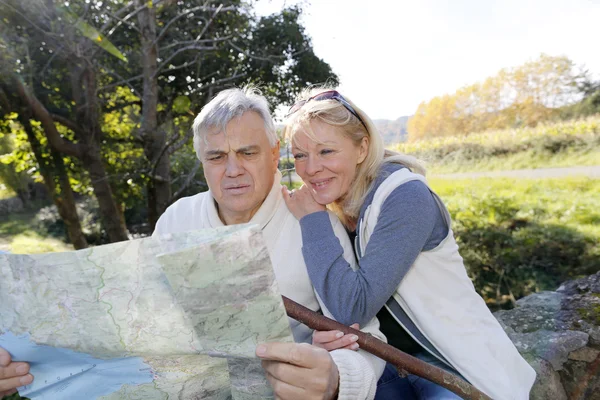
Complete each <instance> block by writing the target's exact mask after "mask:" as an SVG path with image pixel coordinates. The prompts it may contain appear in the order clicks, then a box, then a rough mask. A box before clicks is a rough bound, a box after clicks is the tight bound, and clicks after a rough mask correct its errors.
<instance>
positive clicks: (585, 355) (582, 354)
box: [569, 347, 600, 363]
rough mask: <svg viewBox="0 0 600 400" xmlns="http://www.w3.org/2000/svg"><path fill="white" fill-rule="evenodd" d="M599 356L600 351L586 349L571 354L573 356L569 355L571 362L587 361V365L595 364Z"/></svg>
mask: <svg viewBox="0 0 600 400" xmlns="http://www.w3.org/2000/svg"><path fill="white" fill-rule="evenodd" d="M598 354H600V350H596V349H591V348H589V347H584V348H582V349H579V350H575V351H573V352H571V354H569V360H575V361H585V362H587V363H591V362H594V361H595V360H596V358H598Z"/></svg>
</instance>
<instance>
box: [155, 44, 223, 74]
mask: <svg viewBox="0 0 600 400" xmlns="http://www.w3.org/2000/svg"><path fill="white" fill-rule="evenodd" d="M187 50H217V48H216V47H205V46H194V45H192V46H187V47H183V48H181V49H178V50H177V51H176V52H174V53H173V54H171V55H170V56H169V58H167V59H166V60H165V61H164V62H162V63H161V64H160V65H159V66H158V68H157V69H156V74H157V75H158V74H159V73H160V71H161V70H162V69H163V68H164V67H165V65H167V64H168V63H169V61H171V60H172V59H173V58H175V56H177V55H178V54H179V53H182V52H184V51H187Z"/></svg>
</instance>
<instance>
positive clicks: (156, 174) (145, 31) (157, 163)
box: [137, 0, 171, 229]
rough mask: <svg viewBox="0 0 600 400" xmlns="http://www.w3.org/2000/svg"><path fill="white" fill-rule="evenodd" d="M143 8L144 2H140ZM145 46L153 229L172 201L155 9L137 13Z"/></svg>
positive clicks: (145, 105)
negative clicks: (159, 108)
mask: <svg viewBox="0 0 600 400" xmlns="http://www.w3.org/2000/svg"><path fill="white" fill-rule="evenodd" d="M137 3H138V4H137V6H138V7H139V6H143V5H144V4H145V1H144V0H137ZM138 23H139V27H140V32H141V43H142V68H143V72H142V74H143V77H144V78H143V80H144V93H143V99H142V124H141V137H142V138H143V140H144V154H145V155H146V158H147V159H148V161H149V163H150V167H151V168H152V169H151V173H150V181H149V183H148V187H147V190H148V220H149V221H148V222H149V223H150V226H151V227H152V229H154V226H155V225H156V221H157V220H158V218H159V217H160V215H161V214H162V213H163V212H164V211H165V209H166V208H167V207H168V206H169V201H170V199H171V165H170V162H169V156H168V154H167V152H166V151H165V145H166V142H167V140H166V133H165V131H164V130H159V129H158V116H157V105H158V73H157V72H158V62H157V58H158V44H157V43H156V38H157V36H156V13H155V9H154V8H151V7H145V8H144V9H143V10H141V11H140V12H139V13H138Z"/></svg>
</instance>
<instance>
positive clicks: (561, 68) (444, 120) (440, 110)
mask: <svg viewBox="0 0 600 400" xmlns="http://www.w3.org/2000/svg"><path fill="white" fill-rule="evenodd" d="M586 81H589V77H588V75H587V73H586V72H585V71H583V70H582V69H581V68H580V67H578V66H576V65H575V64H574V63H573V61H571V60H570V59H569V58H567V57H565V56H558V57H554V56H549V55H546V54H542V55H541V56H540V57H539V58H538V59H536V60H534V61H530V62H527V63H525V64H523V65H521V66H518V67H514V68H505V69H502V70H501V71H499V72H498V73H497V74H496V75H495V76H493V77H490V78H487V79H486V80H485V81H483V82H478V83H475V84H472V85H469V86H465V87H462V88H460V89H459V90H457V91H456V92H455V93H453V94H446V95H443V96H437V97H434V98H433V99H431V100H430V101H429V102H423V103H421V104H420V105H419V107H418V108H417V111H416V112H415V115H414V117H413V118H411V119H410V121H409V123H408V137H409V140H417V139H420V138H423V137H431V136H451V135H460V134H468V133H470V132H481V131H485V130H489V129H503V128H511V127H520V126H535V125H537V124H538V123H539V122H542V121H547V120H550V119H553V118H556V117H558V116H559V115H560V110H561V107H564V106H567V105H569V104H573V103H574V102H576V101H578V100H580V98H581V87H582V84H583V83H584V82H586Z"/></svg>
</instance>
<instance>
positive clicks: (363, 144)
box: [356, 136, 369, 165]
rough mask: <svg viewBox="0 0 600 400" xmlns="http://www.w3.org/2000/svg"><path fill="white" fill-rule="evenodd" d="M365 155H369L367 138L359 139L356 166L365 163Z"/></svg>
mask: <svg viewBox="0 0 600 400" xmlns="http://www.w3.org/2000/svg"><path fill="white" fill-rule="evenodd" d="M367 154H369V138H368V137H367V136H365V137H363V138H362V139H361V141H360V145H359V147H358V160H356V164H357V165H358V164H360V163H362V162H363V161H365V158H367Z"/></svg>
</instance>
